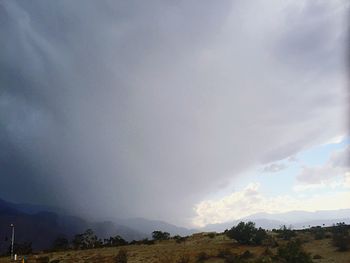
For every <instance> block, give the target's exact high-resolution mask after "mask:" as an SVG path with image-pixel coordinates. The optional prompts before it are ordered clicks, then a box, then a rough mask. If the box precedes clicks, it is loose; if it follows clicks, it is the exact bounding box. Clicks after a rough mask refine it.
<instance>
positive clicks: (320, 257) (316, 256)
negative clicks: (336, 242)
mask: <svg viewBox="0 0 350 263" xmlns="http://www.w3.org/2000/svg"><path fill="white" fill-rule="evenodd" d="M312 258H313V259H322V258H323V257H322V256H320V255H318V254H316V255H314V256H313V257H312Z"/></svg>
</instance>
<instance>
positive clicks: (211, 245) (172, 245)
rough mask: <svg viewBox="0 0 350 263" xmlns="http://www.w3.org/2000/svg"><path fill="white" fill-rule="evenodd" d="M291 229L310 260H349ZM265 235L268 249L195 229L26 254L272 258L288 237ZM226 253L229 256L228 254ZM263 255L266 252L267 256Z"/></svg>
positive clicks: (349, 255) (66, 258)
mask: <svg viewBox="0 0 350 263" xmlns="http://www.w3.org/2000/svg"><path fill="white" fill-rule="evenodd" d="M295 233H296V236H295V237H293V239H299V240H301V243H302V247H303V249H304V250H305V251H306V252H307V253H310V255H311V258H312V260H313V262H324V263H326V262H338V263H349V262H350V251H346V252H339V251H337V249H336V247H334V246H333V244H332V239H331V238H330V236H329V235H328V236H327V235H326V236H325V237H324V238H322V239H319V240H316V239H315V237H314V234H313V233H312V232H309V231H297V232H295ZM268 236H269V239H270V240H273V243H274V245H273V246H272V245H271V242H270V245H269V249H268V251H266V247H267V246H266V244H265V245H260V246H251V245H240V244H238V243H237V242H235V241H233V240H232V239H229V238H228V237H227V236H226V235H224V234H215V235H214V234H209V233H198V234H194V235H192V236H190V237H188V238H187V239H186V241H184V242H180V243H179V242H176V240H174V239H169V240H164V241H157V242H155V244H151V245H144V244H142V245H137V244H134V245H127V246H121V247H109V248H97V249H86V250H67V251H62V252H52V253H42V254H38V255H31V256H29V257H28V262H60V263H64V262H67V263H68V262H72V263H73V262H117V261H116V256H117V254H118V253H119V251H120V250H125V251H127V255H128V261H127V262H145V263H147V262H159V263H172V262H173V263H176V262H181V263H185V262H223V263H224V262H272V261H270V258H271V257H273V255H275V254H276V253H277V250H278V247H281V246H283V245H284V244H286V243H288V242H289V241H286V240H283V239H282V238H280V237H278V236H277V234H276V233H273V232H269V233H268ZM230 254H231V258H230V256H228V255H230ZM232 255H233V256H232ZM234 255H236V256H234ZM266 255H270V257H268V256H266ZM200 256H201V258H203V260H202V261H198V259H199V258H200ZM45 258H46V259H45ZM185 258H188V259H189V261H186V260H183V261H181V259H185ZM225 258H226V259H225ZM263 258H264V260H263ZM230 259H231V261H230ZM259 259H260V261H259ZM0 262H11V261H10V260H9V258H0ZM273 262H283V261H273ZM285 262H287V261H285Z"/></svg>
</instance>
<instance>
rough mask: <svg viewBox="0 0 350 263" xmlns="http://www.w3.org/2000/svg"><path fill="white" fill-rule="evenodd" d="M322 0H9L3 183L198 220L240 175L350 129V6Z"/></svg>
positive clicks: (118, 211) (31, 197) (7, 188)
mask: <svg viewBox="0 0 350 263" xmlns="http://www.w3.org/2000/svg"><path fill="white" fill-rule="evenodd" d="M321 3H322V2H320V5H319V6H318V7H317V8H315V7H312V6H310V5H306V6H305V7H298V8H296V7H295V6H294V5H293V6H289V5H286V6H276V5H272V4H267V3H266V2H265V1H262V2H257V3H255V4H254V5H250V4H248V3H246V2H244V1H235V2H231V1H221V2H220V3H217V2H215V3H214V2H212V1H201V2H200V4H199V3H198V2H197V1H178V2H176V3H172V2H163V1H148V2H147V4H146V3H140V2H137V1H127V2H125V1H84V3H82V2H79V1H75V2H74V3H72V2H71V1H52V2H42V1H30V2H28V1H26V2H24V1H2V2H1V4H0V32H1V36H6V37H2V38H1V40H0V47H1V50H2V52H1V54H0V67H1V69H0V74H1V75H0V81H1V88H0V89H1V90H0V145H1V147H0V157H1V164H2V165H1V168H0V169H1V170H0V178H1V182H2V183H1V185H0V190H1V193H2V194H3V197H4V198H7V199H10V200H16V201H23V200H27V201H31V202H41V203H42V202H47V203H54V204H59V205H62V206H64V207H67V208H69V209H72V210H73V211H76V212H77V213H83V214H88V215H94V216H96V215H98V216H99V217H111V216H145V217H151V218H159V219H166V220H169V221H171V222H176V223H185V222H187V221H186V220H187V219H189V218H190V217H191V216H192V213H193V211H192V207H193V205H194V204H195V203H196V202H198V201H200V200H201V198H202V197H203V196H204V195H206V194H207V193H208V192H211V191H213V190H214V189H216V187H217V186H219V185H220V184H221V183H222V182H223V181H225V180H227V179H228V178H227V174H231V175H232V174H235V175H237V174H239V173H240V172H242V171H244V170H245V169H247V168H250V167H252V166H254V165H256V164H265V163H269V162H273V161H277V160H280V159H283V158H286V157H288V156H291V155H293V154H295V153H297V152H298V151H300V150H302V149H305V148H307V147H309V146H312V145H314V144H318V143H322V142H324V141H326V140H328V139H329V138H332V137H335V136H337V135H340V134H344V133H346V132H347V131H346V127H345V124H344V122H345V114H346V107H347V105H348V102H347V100H346V96H348V93H347V91H346V90H345V89H344V84H345V80H344V79H345V77H346V76H345V74H344V72H343V71H342V67H343V64H342V63H341V61H342V59H343V57H344V52H343V49H342V48H341V49H339V48H338V47H339V46H341V47H344V44H343V43H342V38H337V37H336V35H337V34H338V32H341V34H343V32H345V31H346V30H345V28H343V27H342V26H341V25H340V24H341V22H339V21H343V20H345V15H346V12H347V11H346V10H347V9H346V8H345V7H344V4H340V5H338V3H337V2H335V4H334V5H333V6H329V4H326V3H325V4H324V5H322V4H321ZM303 8H304V9H303ZM257 10H262V12H260V11H259V12H258V13H257ZM300 10H302V11H300ZM335 10H338V11H337V12H335ZM339 10H340V11H339ZM310 12H311V13H310ZM318 16H320V17H321V18H320V19H316V18H317V17H318ZM272 17H273V19H271V18H272ZM286 17H287V18H288V17H294V18H293V19H296V18H295V17H298V19H300V21H299V22H295V23H291V24H290V23H286V22H285V19H286ZM323 17H326V18H325V19H323ZM313 18H315V19H313ZM311 20H312V21H311ZM310 21H311V22H310ZM280 22H281V23H280ZM282 22H283V23H282ZM276 25H282V26H276ZM303 25H306V26H305V32H300V30H299V29H304V27H303ZM320 27H322V28H326V29H327V30H321V31H319V30H318V29H319V28H320ZM310 32H312V33H315V34H316V35H317V36H315V37H312V38H307V36H308V35H309V33H310ZM326 39H327V40H329V39H332V42H331V43H329V42H326ZM308 41H310V42H309V43H307V42H308ZM310 47H312V48H310ZM310 49H312V50H313V51H314V52H315V54H316V55H308V54H309V52H310ZM329 52H330V53H331V54H332V56H329V54H330V53H329ZM319 56H321V57H322V58H330V57H332V58H331V60H332V61H337V62H336V64H337V67H336V68H335V69H334V70H328V69H329V67H330V65H334V63H335V62H329V61H328V60H327V59H323V60H321V61H320V60H316V59H315V58H316V57H317V58H319ZM293 57H296V59H297V60H296V61H297V62H296V63H294V64H293V63H290V58H293ZM310 65H312V66H310ZM300 68H303V69H304V70H303V71H300ZM329 87H332V88H331V89H330V88H329ZM14 187H15V188H16V191H15V192H14V191H13V189H14Z"/></svg>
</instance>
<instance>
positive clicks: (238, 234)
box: [225, 222, 267, 245]
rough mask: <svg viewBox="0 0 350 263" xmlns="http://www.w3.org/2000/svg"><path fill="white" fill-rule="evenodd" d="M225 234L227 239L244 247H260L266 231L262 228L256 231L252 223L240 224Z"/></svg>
mask: <svg viewBox="0 0 350 263" xmlns="http://www.w3.org/2000/svg"><path fill="white" fill-rule="evenodd" d="M225 233H226V235H227V236H228V237H229V238H232V239H235V240H237V242H238V243H240V244H246V245H260V244H261V243H262V241H263V240H264V239H265V238H266V237H267V234H266V231H265V230H264V229H262V228H259V229H257V228H256V227H255V223H253V222H248V223H244V222H240V223H239V224H238V225H237V226H236V227H232V228H231V229H230V230H228V231H225Z"/></svg>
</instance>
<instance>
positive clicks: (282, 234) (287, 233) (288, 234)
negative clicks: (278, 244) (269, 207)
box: [277, 225, 295, 240]
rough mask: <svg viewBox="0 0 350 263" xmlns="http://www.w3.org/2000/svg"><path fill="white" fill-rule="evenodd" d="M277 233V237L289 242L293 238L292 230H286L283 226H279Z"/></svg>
mask: <svg viewBox="0 0 350 263" xmlns="http://www.w3.org/2000/svg"><path fill="white" fill-rule="evenodd" d="M277 232H278V237H279V238H282V239H284V240H291V238H292V237H294V236H295V232H294V231H293V230H292V228H291V227H288V228H287V227H286V226H285V225H283V226H281V228H280V229H279V230H278V231H277Z"/></svg>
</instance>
